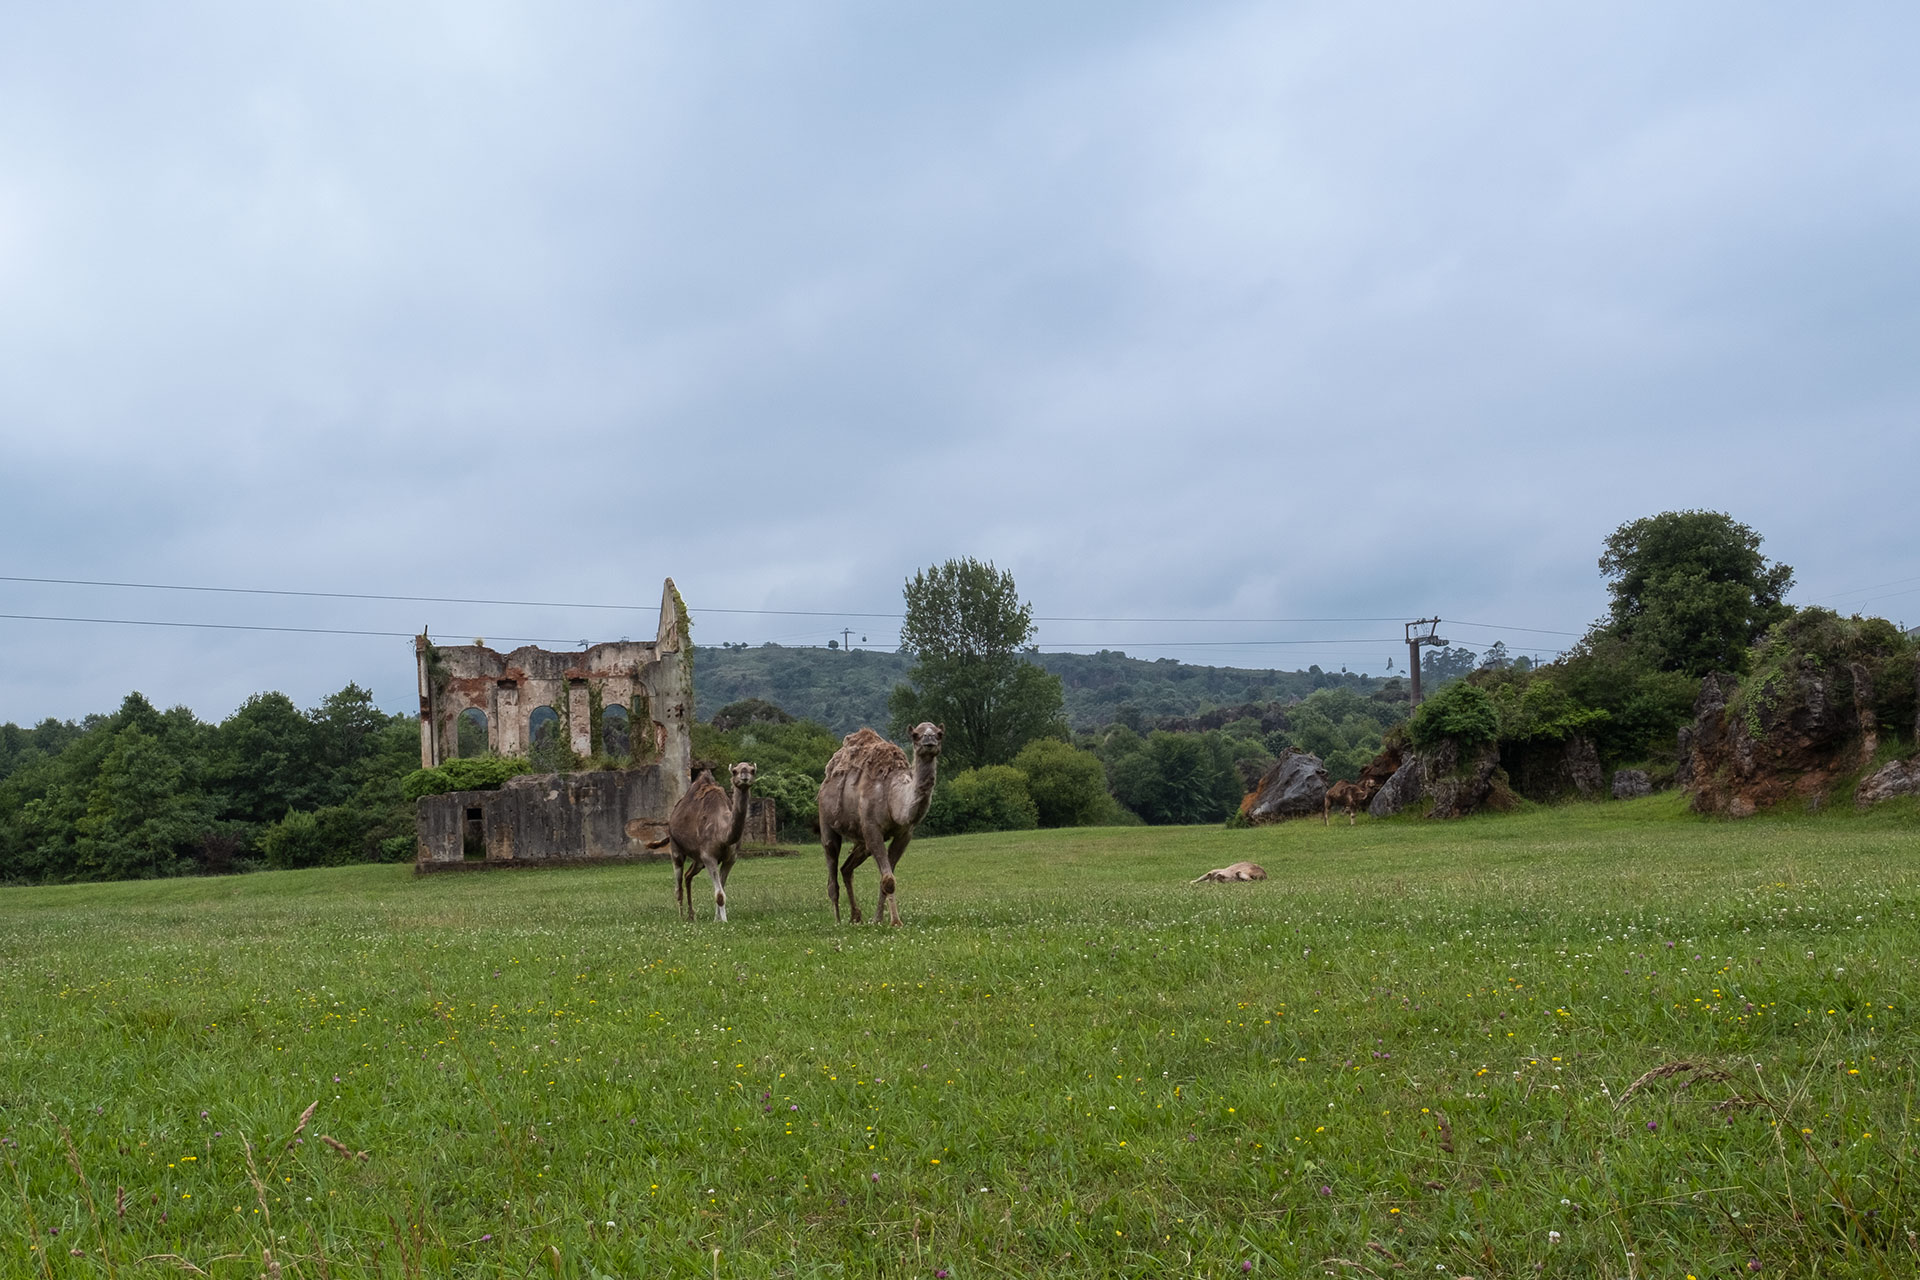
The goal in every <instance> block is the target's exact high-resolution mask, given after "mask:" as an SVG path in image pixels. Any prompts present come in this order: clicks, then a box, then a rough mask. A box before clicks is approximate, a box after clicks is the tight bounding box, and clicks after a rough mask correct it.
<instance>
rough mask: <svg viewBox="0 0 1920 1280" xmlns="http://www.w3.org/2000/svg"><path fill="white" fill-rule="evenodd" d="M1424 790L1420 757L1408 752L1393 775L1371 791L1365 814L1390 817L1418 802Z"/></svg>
mask: <svg viewBox="0 0 1920 1280" xmlns="http://www.w3.org/2000/svg"><path fill="white" fill-rule="evenodd" d="M1424 790H1425V781H1424V778H1423V776H1422V770H1421V766H1420V757H1419V756H1418V755H1415V754H1413V753H1411V752H1409V753H1408V754H1407V756H1406V758H1405V759H1403V760H1401V762H1400V767H1399V768H1398V769H1395V770H1394V771H1393V775H1392V776H1391V777H1389V778H1388V779H1387V780H1386V782H1385V783H1383V784H1382V785H1381V787H1380V789H1379V790H1378V791H1376V792H1374V793H1373V799H1372V800H1370V801H1368V803H1367V814H1368V815H1369V816H1370V817H1375V818H1391V817H1393V815H1395V814H1396V813H1402V812H1405V811H1406V810H1407V809H1410V808H1412V807H1413V806H1414V805H1416V804H1419V803H1420V796H1421V794H1422V792H1423V791H1424Z"/></svg>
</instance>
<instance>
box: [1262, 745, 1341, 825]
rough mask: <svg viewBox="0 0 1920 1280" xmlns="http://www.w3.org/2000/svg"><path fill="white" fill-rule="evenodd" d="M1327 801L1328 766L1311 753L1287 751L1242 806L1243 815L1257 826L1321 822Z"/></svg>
mask: <svg viewBox="0 0 1920 1280" xmlns="http://www.w3.org/2000/svg"><path fill="white" fill-rule="evenodd" d="M1326 798H1327V767H1326V765H1324V764H1322V763H1321V762H1320V757H1319V756H1316V755H1314V754H1313V753H1312V752H1310V751H1302V750H1300V749H1299V748H1297V747H1288V748H1287V749H1286V750H1285V751H1282V752H1281V753H1280V758H1279V759H1278V760H1276V761H1274V762H1273V764H1272V765H1271V766H1270V767H1269V768H1268V769H1267V771H1266V772H1265V773H1264V774H1262V775H1261V776H1260V784H1259V785H1258V786H1256V787H1255V788H1254V789H1253V790H1252V791H1251V792H1249V793H1248V795H1247V798H1246V799H1245V800H1243V801H1241V802H1240V812H1241V813H1243V814H1245V815H1246V816H1247V819H1248V821H1250V822H1254V823H1267V822H1282V821H1285V820H1286V819H1288V818H1307V817H1313V818H1318V817H1319V816H1320V815H1321V810H1322V809H1323V808H1324V807H1325V803H1326Z"/></svg>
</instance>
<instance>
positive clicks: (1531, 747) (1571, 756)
mask: <svg viewBox="0 0 1920 1280" xmlns="http://www.w3.org/2000/svg"><path fill="white" fill-rule="evenodd" d="M1500 767H1501V768H1502V769H1505V770H1506V771H1507V777H1508V779H1509V780H1510V781H1511V783H1512V785H1513V789H1514V790H1515V791H1517V792H1519V793H1520V794H1521V795H1523V796H1525V797H1526V798H1527V799H1529V800H1533V801H1536V802H1538V803H1540V804H1552V803H1553V802H1555V801H1557V800H1566V799H1571V798H1577V799H1581V800H1598V799H1600V797H1601V796H1602V795H1603V794H1604V787H1605V781H1606V775H1605V774H1604V773H1602V772H1601V770H1600V753H1599V752H1598V751H1596V750H1594V746H1593V740H1592V739H1590V738H1588V737H1586V736H1585V735H1583V734H1578V733H1575V734H1569V735H1568V736H1567V737H1565V738H1559V739H1547V740H1544V741H1526V742H1505V743H1502V744H1501V748H1500Z"/></svg>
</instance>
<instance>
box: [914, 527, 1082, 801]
mask: <svg viewBox="0 0 1920 1280" xmlns="http://www.w3.org/2000/svg"><path fill="white" fill-rule="evenodd" d="M905 594H906V605H907V612H906V621H905V622H904V623H902V624H901V627H900V647H901V648H902V649H903V650H905V651H906V652H907V653H909V654H911V655H913V657H914V659H915V662H914V666H913V669H912V670H911V671H909V672H908V673H907V679H908V680H909V681H911V683H910V684H903V685H896V686H895V687H894V690H893V694H892V696H890V697H889V698H888V699H887V711H888V713H889V718H890V719H891V722H892V729H893V732H894V735H895V736H896V737H899V736H901V735H904V734H905V733H906V732H907V730H908V729H910V728H911V727H912V726H913V725H916V724H918V723H920V722H921V721H922V720H931V721H933V722H934V723H936V724H939V725H943V726H944V727H945V728H946V731H947V737H946V749H945V750H944V751H943V752H942V758H943V760H945V761H947V762H949V763H950V764H951V765H952V766H954V767H957V768H961V769H972V768H978V767H979V766H981V765H989V764H1006V763H1007V762H1008V761H1010V760H1012V759H1013V757H1014V756H1015V755H1016V754H1017V753H1018V752H1019V750H1020V748H1021V747H1024V746H1026V745H1027V743H1029V742H1032V741H1033V740H1034V739H1036V738H1047V737H1064V736H1065V731H1066V719H1065V714H1064V712H1063V710H1062V708H1063V707H1064V705H1065V696H1064V694H1063V692H1062V689H1061V685H1060V677H1058V676H1056V675H1052V674H1050V673H1048V672H1047V671H1045V670H1043V669H1042V668H1041V667H1039V666H1038V665H1036V664H1035V663H1032V662H1030V661H1028V660H1027V658H1026V656H1025V655H1024V654H1022V653H1021V649H1022V648H1024V647H1025V646H1026V645H1027V643H1028V642H1029V641H1031V640H1032V639H1033V635H1034V632H1035V631H1036V629H1037V628H1035V626H1034V624H1033V606H1032V605H1031V604H1023V603H1021V601H1020V595H1019V592H1018V591H1017V590H1016V589H1015V587H1014V584H1013V575H1012V574H1011V573H1008V572H1006V571H1005V570H1003V569H996V568H995V567H994V566H993V564H992V563H991V562H986V563H982V562H981V561H978V560H974V559H971V558H968V559H962V560H949V561H947V562H946V563H945V564H940V565H935V566H934V567H933V568H930V569H925V570H922V571H921V572H919V573H916V574H914V575H913V577H912V578H911V579H909V580H908V582H907V584H906V591H905Z"/></svg>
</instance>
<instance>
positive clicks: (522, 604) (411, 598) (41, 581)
mask: <svg viewBox="0 0 1920 1280" xmlns="http://www.w3.org/2000/svg"><path fill="white" fill-rule="evenodd" d="M0 582H24V583H33V584H36V585H41V586H66V587H112V588H118V589H125V590H137V591H200V592H209V593H213V594H217V595H253V596H286V597H292V598H297V599H309V600H379V601H387V602H391V603H400V604H472V605H485V606H496V607H512V608H532V609H608V610H628V611H633V610H639V609H642V608H649V609H650V608H652V607H653V606H651V605H637V604H602V603H589V602H584V601H564V600H488V599H481V598H478V597H470V596H415V595H381V594H375V593H372V592H364V591H295V590H291V589H283V588H272V587H204V586H189V585H182V584H178V583H165V582H110V581H101V580H95V579H89V578H36V577H26V576H21V575H14V574H0ZM1888 585H1893V584H1888ZM693 612H695V613H724V614H747V615H761V616H769V617H793V618H900V617H903V616H904V615H903V614H898V613H863V612H859V611H857V610H845V609H842V610H829V609H722V608H708V607H705V606H702V607H701V608H699V609H696V610H693ZM6 616H18V617H26V616H27V615H6ZM1033 620H1034V621H1035V622H1137V623H1152V624H1162V623H1182V624H1197V625H1217V624H1231V625H1238V626H1293V625H1303V624H1309V623H1311V624H1323V623H1330V622H1404V621H1405V620H1406V619H1405V618H1404V617H1399V616H1395V617H1370V618H1136V617H1093V616H1087V617H1080V616H1072V617H1069V616H1064V615H1062V616H1053V615H1041V616H1036V617H1035V618H1034V619H1033ZM103 621H121V620H116V619H106V620H103ZM1448 621H1449V623H1451V624H1452V625H1455V626H1462V627H1480V628H1483V629H1486V630H1490V631H1528V632H1533V633H1536V634H1539V635H1552V636H1578V635H1580V634H1582V633H1581V632H1578V631H1555V630H1552V629H1549V628H1546V627H1512V626H1501V625H1498V624H1496V623H1490V622H1461V621H1457V620H1455V619H1451V618H1450V619H1448ZM179 625H187V624H179ZM209 625H210V624H209ZM263 629H267V630H271V629H272V628H263ZM294 629H296V630H297V629H298V628H294ZM315 630H324V629H318V628H316V629H315ZM342 634H348V633H342ZM367 634H387V633H371V632H369V633H367ZM569 643H570V642H569ZM1076 643H1077V642H1076ZM1200 643H1226V642H1224V641H1221V642H1212V641H1202V642H1200ZM1258 643H1281V642H1279V641H1262V642H1258ZM1302 643H1329V644H1336V643H1343V642H1341V641H1325V642H1302ZM1361 643H1372V641H1371V640H1370V639H1369V640H1366V641H1362V642H1361ZM1396 643H1398V641H1396Z"/></svg>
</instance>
